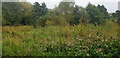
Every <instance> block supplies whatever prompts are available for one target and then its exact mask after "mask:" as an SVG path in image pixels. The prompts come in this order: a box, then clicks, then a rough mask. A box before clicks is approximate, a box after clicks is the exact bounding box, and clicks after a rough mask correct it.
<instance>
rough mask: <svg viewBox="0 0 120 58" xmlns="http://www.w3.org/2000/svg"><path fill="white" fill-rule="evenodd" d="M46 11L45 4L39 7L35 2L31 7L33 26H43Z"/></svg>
mask: <svg viewBox="0 0 120 58" xmlns="http://www.w3.org/2000/svg"><path fill="white" fill-rule="evenodd" d="M47 12H48V9H47V7H46V4H45V3H42V4H41V5H40V4H39V3H38V2H35V3H34V5H33V18H34V26H42V27H43V26H45V21H46V20H45V18H44V15H45V14H47Z"/></svg>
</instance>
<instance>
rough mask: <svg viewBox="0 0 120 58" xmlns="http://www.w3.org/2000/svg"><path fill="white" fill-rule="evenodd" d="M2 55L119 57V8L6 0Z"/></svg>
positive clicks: (72, 3) (71, 3)
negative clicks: (53, 5) (49, 6)
mask: <svg viewBox="0 0 120 58" xmlns="http://www.w3.org/2000/svg"><path fill="white" fill-rule="evenodd" d="M2 9H3V10H2V12H3V20H2V21H3V22H2V25H3V28H2V55H3V56H118V57H120V56H119V55H120V52H119V51H120V41H119V37H120V33H119V30H120V28H119V26H120V20H119V14H120V13H119V11H118V10H117V11H116V12H115V13H108V12H107V9H106V8H105V7H104V5H98V6H95V5H93V4H91V3H88V5H87V7H85V8H83V7H81V6H79V5H75V2H60V3H59V5H58V6H56V7H55V8H53V9H48V8H47V6H46V4H45V3H41V4H39V3H38V2H35V3H34V4H31V3H26V2H4V3H3V8H2Z"/></svg>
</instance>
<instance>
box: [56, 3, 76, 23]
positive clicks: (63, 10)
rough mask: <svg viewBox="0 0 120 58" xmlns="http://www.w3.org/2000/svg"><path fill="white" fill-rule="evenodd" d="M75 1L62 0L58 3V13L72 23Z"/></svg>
mask: <svg viewBox="0 0 120 58" xmlns="http://www.w3.org/2000/svg"><path fill="white" fill-rule="evenodd" d="M74 5H75V2H74V1H73V2H60V4H59V5H58V9H57V10H58V13H59V14H60V15H61V16H63V17H64V19H65V21H66V23H68V24H69V23H70V21H71V20H72V19H73V18H74V17H73V9H74Z"/></svg>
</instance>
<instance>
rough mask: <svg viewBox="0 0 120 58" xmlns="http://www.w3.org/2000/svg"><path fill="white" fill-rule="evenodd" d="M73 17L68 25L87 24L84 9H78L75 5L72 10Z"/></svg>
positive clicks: (87, 16)
mask: <svg viewBox="0 0 120 58" xmlns="http://www.w3.org/2000/svg"><path fill="white" fill-rule="evenodd" d="M73 16H74V19H73V20H71V22H70V24H71V25H77V24H79V23H83V22H87V21H89V20H88V19H89V15H88V13H87V11H86V10H85V8H83V7H79V6H78V5H75V7H74V10H73Z"/></svg>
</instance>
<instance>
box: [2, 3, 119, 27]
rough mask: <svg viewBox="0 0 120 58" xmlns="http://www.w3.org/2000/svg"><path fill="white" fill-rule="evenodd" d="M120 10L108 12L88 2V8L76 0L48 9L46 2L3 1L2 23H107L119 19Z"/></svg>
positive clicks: (9, 24)
mask: <svg viewBox="0 0 120 58" xmlns="http://www.w3.org/2000/svg"><path fill="white" fill-rule="evenodd" d="M118 15H119V11H116V12H115V13H108V12H107V9H106V8H105V7H104V5H97V6H95V5H93V4H91V3H88V5H87V7H86V8H83V7H81V6H78V5H75V2H60V3H59V5H58V6H56V7H55V8H53V9H48V8H47V6H46V4H45V3H38V2H35V3H34V4H31V3H28V2H3V3H2V16H3V20H2V25H3V26H6V25H7V26H18V25H33V26H34V27H37V26H42V27H44V26H46V25H78V24H95V25H100V24H105V22H106V21H108V20H111V21H113V22H115V23H120V21H119V20H118V17H119V16H118Z"/></svg>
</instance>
